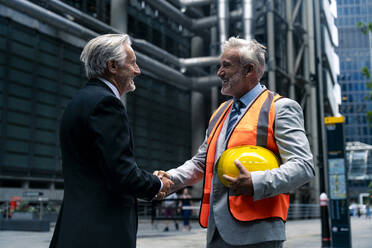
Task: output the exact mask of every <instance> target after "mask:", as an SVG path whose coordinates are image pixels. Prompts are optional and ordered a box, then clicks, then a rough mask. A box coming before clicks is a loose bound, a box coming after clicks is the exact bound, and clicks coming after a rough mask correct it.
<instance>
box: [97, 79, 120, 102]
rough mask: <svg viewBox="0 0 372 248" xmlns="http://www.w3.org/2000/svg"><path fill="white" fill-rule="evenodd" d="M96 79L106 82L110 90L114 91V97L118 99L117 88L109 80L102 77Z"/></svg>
mask: <svg viewBox="0 0 372 248" xmlns="http://www.w3.org/2000/svg"><path fill="white" fill-rule="evenodd" d="M98 79H99V80H101V81H102V83H104V84H106V85H107V86H108V87H109V88H110V89H111V90H112V92H113V93H114V95H115V96H116V98H117V99H119V100H120V95H119V91H118V89H117V88H116V87H115V86H114V85H113V84H112V83H110V82H109V81H107V80H106V79H104V78H103V77H98Z"/></svg>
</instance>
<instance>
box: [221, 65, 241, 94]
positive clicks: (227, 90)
mask: <svg viewBox="0 0 372 248" xmlns="http://www.w3.org/2000/svg"><path fill="white" fill-rule="evenodd" d="M241 78H242V73H241V72H240V71H239V72H238V73H236V74H234V75H233V76H231V77H230V78H229V79H228V80H222V88H221V94H222V95H226V96H234V95H233V91H234V86H235V85H236V84H237V83H239V81H240V80H241Z"/></svg>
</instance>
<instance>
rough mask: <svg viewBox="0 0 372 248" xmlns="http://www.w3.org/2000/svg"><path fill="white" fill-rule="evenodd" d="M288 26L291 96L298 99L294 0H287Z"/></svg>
mask: <svg viewBox="0 0 372 248" xmlns="http://www.w3.org/2000/svg"><path fill="white" fill-rule="evenodd" d="M285 8H286V17H287V22H288V27H287V55H288V57H287V63H288V68H287V69H288V74H289V77H290V79H289V98H292V99H294V100H295V99H296V94H295V75H294V62H293V61H294V46H293V20H292V0H286V5H285Z"/></svg>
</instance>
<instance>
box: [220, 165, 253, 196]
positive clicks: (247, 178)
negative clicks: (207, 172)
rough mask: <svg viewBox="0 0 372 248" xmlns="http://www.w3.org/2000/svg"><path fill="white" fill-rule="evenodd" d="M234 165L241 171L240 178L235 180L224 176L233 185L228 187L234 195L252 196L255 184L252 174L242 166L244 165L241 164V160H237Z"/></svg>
mask: <svg viewBox="0 0 372 248" xmlns="http://www.w3.org/2000/svg"><path fill="white" fill-rule="evenodd" d="M234 164H235V166H236V167H237V168H238V169H239V171H240V174H239V176H238V177H236V178H233V177H230V176H228V175H223V176H222V177H223V178H224V179H225V180H227V181H229V182H230V183H231V184H230V185H229V186H228V187H229V189H231V191H232V192H233V193H234V194H238V195H249V196H252V195H253V182H252V177H251V173H250V172H249V171H248V170H247V169H246V168H245V167H244V166H243V165H242V163H240V161H239V160H237V159H236V160H235V161H234Z"/></svg>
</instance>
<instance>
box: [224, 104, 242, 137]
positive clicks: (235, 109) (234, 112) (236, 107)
mask: <svg viewBox="0 0 372 248" xmlns="http://www.w3.org/2000/svg"><path fill="white" fill-rule="evenodd" d="M242 107H244V103H243V102H242V101H240V100H239V99H235V100H234V103H233V106H232V108H231V113H230V119H229V123H228V125H227V132H226V138H227V137H228V136H229V133H230V132H231V129H232V128H233V126H234V124H235V122H236V121H237V120H238V118H239V114H240V108H242Z"/></svg>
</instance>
